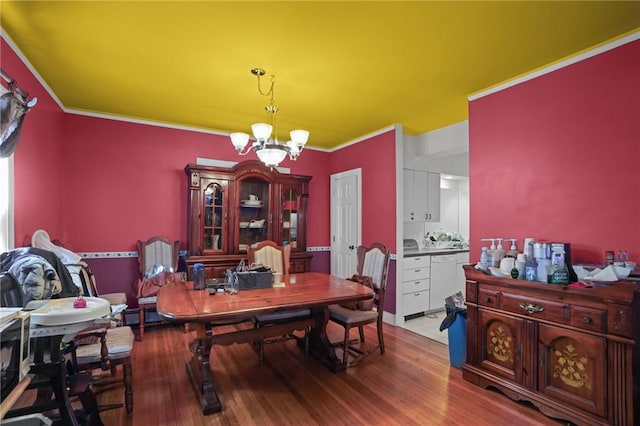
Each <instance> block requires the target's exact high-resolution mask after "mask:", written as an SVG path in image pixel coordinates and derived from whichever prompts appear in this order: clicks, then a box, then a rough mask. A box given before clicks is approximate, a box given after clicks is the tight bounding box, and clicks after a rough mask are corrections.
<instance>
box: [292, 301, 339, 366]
mask: <svg viewBox="0 0 640 426" xmlns="http://www.w3.org/2000/svg"><path fill="white" fill-rule="evenodd" d="M311 312H312V315H313V317H314V319H315V321H314V323H313V325H312V326H311V331H310V332H309V353H310V354H311V355H312V356H313V357H315V358H316V359H318V360H319V361H320V362H322V363H323V364H324V365H325V366H327V367H328V368H329V369H330V370H331V371H333V372H337V371H342V370H346V369H347V364H345V363H343V362H342V360H341V359H339V358H338V357H337V356H336V352H335V350H334V348H333V346H332V345H331V342H330V341H329V338H328V337H327V324H328V323H329V308H328V307H325V308H314V309H312V311H311ZM298 345H304V342H300V341H298Z"/></svg>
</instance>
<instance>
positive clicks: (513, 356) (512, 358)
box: [478, 309, 524, 383]
mask: <svg viewBox="0 0 640 426" xmlns="http://www.w3.org/2000/svg"><path fill="white" fill-rule="evenodd" d="M478 324H479V328H478V329H479V333H480V335H479V336H478V341H479V342H481V344H480V345H478V349H479V351H480V353H478V360H479V364H480V366H481V367H482V368H483V369H486V370H489V371H491V372H493V373H494V374H496V375H499V376H502V377H504V378H506V379H509V380H512V381H514V382H517V383H522V366H523V361H522V359H523V346H524V340H523V337H522V336H523V330H524V322H523V320H521V319H519V318H514V317H511V316H507V315H503V314H500V313H497V312H490V311H486V310H484V309H479V310H478Z"/></svg>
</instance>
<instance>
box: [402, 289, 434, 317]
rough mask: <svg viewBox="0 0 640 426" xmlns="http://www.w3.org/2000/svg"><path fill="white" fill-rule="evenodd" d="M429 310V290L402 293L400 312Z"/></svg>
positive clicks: (409, 312) (408, 313)
mask: <svg viewBox="0 0 640 426" xmlns="http://www.w3.org/2000/svg"><path fill="white" fill-rule="evenodd" d="M428 310H429V292H428V291H417V292H415V293H409V294H403V295H402V312H403V313H404V315H412V314H417V313H419V312H426V311H428Z"/></svg>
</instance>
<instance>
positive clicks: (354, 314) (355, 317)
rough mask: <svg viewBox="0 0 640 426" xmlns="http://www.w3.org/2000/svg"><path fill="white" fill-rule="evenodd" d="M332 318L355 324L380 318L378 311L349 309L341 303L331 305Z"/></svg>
mask: <svg viewBox="0 0 640 426" xmlns="http://www.w3.org/2000/svg"><path fill="white" fill-rule="evenodd" d="M329 312H330V314H331V319H332V320H336V321H339V322H341V323H343V324H355V323H359V322H362V321H375V320H376V319H377V318H378V311H376V310H375V309H372V310H369V311H360V310H358V309H347V308H344V307H342V306H340V305H329Z"/></svg>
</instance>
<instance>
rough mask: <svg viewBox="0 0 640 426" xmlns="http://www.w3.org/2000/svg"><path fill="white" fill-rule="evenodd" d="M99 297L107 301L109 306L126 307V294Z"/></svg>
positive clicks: (110, 294) (109, 294)
mask: <svg viewBox="0 0 640 426" xmlns="http://www.w3.org/2000/svg"><path fill="white" fill-rule="evenodd" d="M99 297H100V298H101V299H105V300H108V301H109V304H110V305H126V304H127V295H126V293H108V294H101V295H100V296H99Z"/></svg>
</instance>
